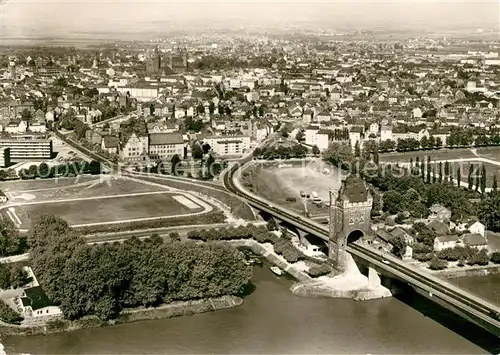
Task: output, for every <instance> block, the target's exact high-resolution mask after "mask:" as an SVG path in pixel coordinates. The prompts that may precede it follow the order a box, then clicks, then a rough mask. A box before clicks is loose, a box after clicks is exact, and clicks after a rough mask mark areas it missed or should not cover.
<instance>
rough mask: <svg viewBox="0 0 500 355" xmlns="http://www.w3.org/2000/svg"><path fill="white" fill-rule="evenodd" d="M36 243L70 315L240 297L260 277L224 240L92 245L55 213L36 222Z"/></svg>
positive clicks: (34, 261)
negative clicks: (226, 296) (254, 279)
mask: <svg viewBox="0 0 500 355" xmlns="http://www.w3.org/2000/svg"><path fill="white" fill-rule="evenodd" d="M28 242H29V245H30V248H31V251H30V258H31V265H32V267H33V270H34V272H35V274H36V275H37V278H38V280H39V282H40V284H41V285H42V287H43V288H44V290H45V292H46V294H47V296H48V297H49V298H50V299H51V300H52V301H53V302H55V303H56V304H57V305H59V307H60V308H61V310H62V312H63V314H64V317H65V318H66V319H69V320H75V319H79V318H82V317H84V316H87V315H95V316H98V317H99V318H100V319H101V320H109V319H113V318H116V317H117V316H118V315H119V314H120V311H121V310H122V309H124V308H133V307H141V306H143V307H155V306H159V305H161V304H163V303H170V302H173V301H191V300H197V299H205V298H216V297H220V296H224V295H237V294H239V293H241V292H243V291H244V289H245V286H246V285H247V284H248V283H249V281H250V278H251V276H252V270H251V268H250V267H249V266H245V265H244V263H243V254H242V253H241V252H239V251H238V250H237V249H234V248H232V247H230V246H228V245H224V244H222V243H215V242H213V243H206V244H203V245H201V244H198V243H195V242H189V241H188V242H186V241H171V242H168V243H164V242H163V240H162V239H161V238H152V239H149V240H146V241H143V242H141V241H139V240H138V239H137V238H133V239H131V240H128V241H126V242H124V243H113V244H100V245H87V244H86V243H85V241H84V239H83V238H82V237H81V235H80V234H79V233H77V232H76V231H75V230H74V229H72V228H71V227H69V225H68V223H67V222H66V221H65V220H63V219H61V218H58V217H55V216H52V215H42V216H40V217H38V218H37V219H36V220H35V221H34V223H33V228H32V230H31V232H30V235H29V238H28Z"/></svg>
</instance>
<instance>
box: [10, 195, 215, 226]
mask: <svg viewBox="0 0 500 355" xmlns="http://www.w3.org/2000/svg"><path fill="white" fill-rule="evenodd" d="M179 196H183V198H179ZM184 199H186V200H188V201H189V203H183V201H185V200H184ZM205 206H206V205H205ZM204 210H205V208H204V206H202V203H200V201H199V200H198V199H195V198H192V197H186V196H184V195H180V194H179V193H174V194H172V193H168V192H164V193H157V194H147V195H139V196H120V197H109V198H105V197H100V198H92V199H80V200H74V201H61V202H52V203H43V202H42V203H35V204H28V205H23V206H17V207H14V212H12V211H10V214H11V215H12V214H13V215H14V221H16V220H17V218H16V216H17V217H18V218H19V220H20V221H21V224H20V225H19V226H18V227H19V228H21V229H26V228H29V224H30V220H31V219H32V218H33V217H36V216H37V215H40V214H43V213H49V214H54V215H56V216H59V217H62V218H64V219H65V220H67V221H68V223H69V224H70V225H81V224H99V223H112V222H120V221H123V222H124V221H129V220H135V219H147V218H151V219H154V218H158V217H168V216H178V215H185V214H189V213H199V212H203V211H204ZM11 218H12V217H11Z"/></svg>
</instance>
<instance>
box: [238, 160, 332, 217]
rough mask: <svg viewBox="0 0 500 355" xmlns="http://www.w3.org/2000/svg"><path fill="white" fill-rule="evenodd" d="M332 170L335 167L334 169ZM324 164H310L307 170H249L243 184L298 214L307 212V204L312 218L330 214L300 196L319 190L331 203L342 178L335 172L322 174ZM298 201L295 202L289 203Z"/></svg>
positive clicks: (305, 168) (295, 168)
mask: <svg viewBox="0 0 500 355" xmlns="http://www.w3.org/2000/svg"><path fill="white" fill-rule="evenodd" d="M330 169H331V168H330ZM321 171H322V165H320V164H318V165H313V164H310V165H307V166H305V167H282V168H279V167H277V166H271V167H262V166H257V167H255V168H249V169H248V170H246V171H245V173H243V176H242V177H241V180H242V182H243V185H244V186H245V187H246V188H247V189H249V190H250V191H252V192H253V193H255V194H257V195H259V196H262V197H264V198H266V199H268V200H270V201H272V202H274V203H277V204H279V205H281V206H285V207H287V208H289V209H291V210H293V211H296V212H298V213H304V203H307V208H308V211H309V212H310V213H311V215H312V216H321V215H326V214H328V208H327V207H321V208H318V207H317V206H316V205H314V204H313V203H312V202H311V201H308V200H307V199H303V198H301V197H300V192H301V191H304V192H305V193H306V194H308V195H311V194H312V192H313V191H316V192H317V194H318V196H319V197H320V198H321V199H322V200H323V201H324V202H327V201H329V198H330V197H329V190H330V189H333V190H338V189H339V187H340V176H339V174H338V172H337V171H336V170H335V171H333V172H331V173H330V174H327V175H323V174H322V172H321ZM289 198H295V199H296V201H295V202H291V201H287V199H289Z"/></svg>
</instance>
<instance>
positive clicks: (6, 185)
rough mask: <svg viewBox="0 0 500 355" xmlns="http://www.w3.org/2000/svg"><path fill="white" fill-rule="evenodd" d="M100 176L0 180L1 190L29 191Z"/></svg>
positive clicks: (85, 180)
mask: <svg viewBox="0 0 500 355" xmlns="http://www.w3.org/2000/svg"><path fill="white" fill-rule="evenodd" d="M98 180H99V176H91V175H85V176H79V177H68V178H57V179H38V180H14V181H2V182H0V190H2V191H4V192H10V191H28V190H41V189H50V188H63V187H65V186H71V185H75V184H77V183H83V182H90V181H98Z"/></svg>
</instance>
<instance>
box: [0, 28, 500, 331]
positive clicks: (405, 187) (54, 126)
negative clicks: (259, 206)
mask: <svg viewBox="0 0 500 355" xmlns="http://www.w3.org/2000/svg"><path fill="white" fill-rule="evenodd" d="M332 38H333V37H332ZM499 52H500V45H499V44H498V41H497V42H487V41H468V40H459V39H447V38H434V39H426V38H422V37H418V38H411V39H408V40H384V41H382V40H370V41H366V40H348V39H343V40H337V39H329V37H328V36H322V37H319V36H318V37H317V36H313V35H307V36H306V35H304V36H292V35H290V36H287V37H286V38H285V37H284V36H281V37H278V36H275V37H272V36H269V37H266V36H250V35H245V36H243V35H233V36H225V35H216V36H215V35H213V36H212V35H211V36H209V35H202V36H199V37H191V36H190V37H188V36H185V37H178V38H173V37H171V38H169V39H168V40H164V39H157V40H151V41H148V42H139V41H138V42H126V41H124V42H119V43H110V44H108V45H93V46H89V47H87V48H83V49H82V48H73V47H51V48H48V47H12V48H6V47H4V48H2V51H1V52H0V53H1V54H2V55H1V57H0V84H1V85H0V130H1V133H0V153H1V154H0V165H1V167H2V169H1V170H0V180H1V182H0V201H1V202H2V204H3V206H2V207H1V220H0V256H1V257H2V259H1V260H2V263H0V290H1V291H0V298H1V300H2V301H3V302H0V320H1V321H2V323H1V325H0V327H1V329H10V332H14V333H16V332H17V333H18V334H29V333H30V332H32V333H36V332H44V331H47V330H49V331H56V330H62V329H73V328H79V327H80V328H81V327H87V326H91V325H92V326H94V325H96V324H98V325H102V324H105V323H106V324H109V322H119V321H127V319H131V318H133V317H134V315H135V314H137V313H138V310H151V309H154V310H156V311H158V312H160V311H161V310H162V309H163V310H165V309H169V308H168V307H169V305H179V307H180V311H177V312H179V313H177V314H176V315H179V314H192V313H198V312H201V310H194V311H193V309H192V307H193V302H198V301H199V302H201V303H199V308H200V309H203V311H206V310H207V309H209V310H215V309H218V306H214V303H213V302H212V301H210V302H212V305H211V306H210V307H208V308H207V307H206V306H205V305H204V304H203V302H204V301H206V300H214V302H220V303H221V304H223V305H222V306H221V307H220V308H229V307H233V306H235V302H238V300H240V299H241V298H243V299H244V297H245V295H246V294H248V293H249V292H251V291H249V290H250V289H251V278H252V266H251V265H253V264H254V263H259V261H258V259H256V258H257V256H256V255H254V254H253V253H255V254H258V255H264V254H266V255H272V257H274V258H276V260H277V261H276V262H275V264H276V265H279V266H280V267H281V269H279V268H278V269H277V271H276V269H275V271H273V272H275V273H278V274H280V275H281V272H282V271H283V270H284V269H285V268H288V270H290V271H289V272H290V273H292V271H291V270H297V273H298V274H300V275H304V276H303V277H304V278H305V279H308V280H313V281H314V280H316V281H314V282H318V281H317V280H324V279H322V278H324V277H328V276H332V275H334V274H335V273H336V269H335V265H333V264H332V263H331V262H330V260H329V259H330V257H331V255H330V257H327V254H329V252H328V251H325V250H326V249H328V247H329V246H328V245H322V244H321V243H319V244H318V243H317V241H316V242H314V241H313V240H312V239H311V238H309V237H308V236H307V235H305V234H304V233H302V232H301V231H298V230H296V229H294V228H293V226H291V225H290V224H287V223H286V221H280V220H279V219H278V218H274V217H273V216H272V213H271V214H269V213H265V212H262V213H260V214H259V213H258V211H257V210H256V208H255V206H254V205H252V206H250V205H249V204H247V203H246V202H245V200H243V199H241V198H239V197H238V196H237V195H235V194H234V193H233V192H234V191H228V189H227V183H226V182H225V181H224V180H225V179H226V178H227V176H229V175H230V174H232V170H231V169H232V168H231V167H232V166H233V165H232V164H233V163H238V164H239V163H245V164H246V165H245V164H241V165H242V166H243V167H246V166H250V168H245V169H243V171H242V173H241V174H240V175H239V176H238V177H237V179H238V181H239V183H238V184H240V185H241V186H240V187H241V190H245V191H247V192H248V193H251V194H253V195H254V196H257V197H259V198H263V199H266V201H267V202H266V204H268V206H269V208H270V209H271V212H272V209H273V208H274V206H275V205H279V206H282V207H283V208H285V209H288V210H290V211H292V212H293V213H295V214H296V215H297V216H299V217H297V218H302V217H304V218H311V220H314V221H316V222H317V224H318V225H320V226H323V227H324V228H326V229H328V227H330V235H332V234H331V233H333V232H332V229H335V226H332V223H334V224H335V223H337V222H332V217H331V214H330V210H331V209H332V208H335V205H334V204H335V201H334V200H332V198H331V194H330V190H331V189H334V190H335V189H336V190H339V189H340V191H341V192H342V193H343V194H344V195H342V196H344V197H343V198H344V200H347V201H351V203H366V202H367V201H368V202H369V205H363V206H365V207H366V206H368V207H367V208H368V211H369V214H368V221H367V220H365V219H364V218H365V217H364V215H361V217H360V216H359V215H358V214H357V212H353V213H352V214H351V215H349V214H347V218H346V219H345V221H344V222H342V223H344V224H349V225H356V226H357V225H359V226H365V224H366V223H368V224H369V228H368V229H367V230H365V229H363V230H362V232H363V235H359V236H358V237H356V238H355V239H356V240H351V239H349V238H351V237H350V236H349V238H348V239H347V242H348V243H351V242H355V243H359V244H363V245H365V246H367V247H368V248H371V249H374V250H377V251H378V252H380V253H383V255H387V258H390V257H395V258H397V259H399V260H401V261H402V262H404V263H406V264H407V265H409V266H411V267H414V268H416V269H418V270H420V271H419V272H421V273H431V274H433V275H438V276H439V277H443V275H446V274H445V273H449V274H453V273H454V272H463V271H464V270H471V272H472V271H473V270H483V269H484V270H486V269H488V270H490V269H491V270H493V269H495V270H497V269H498V267H497V266H495V265H497V264H500V234H498V233H500V191H499V187H498V178H499V173H498V167H499V166H500V57H499ZM247 158H248V160H245V159H247ZM348 175H349V177H348V178H347V179H346V178H345V176H348ZM230 178H231V179H232V176H231V177H230ZM344 180H345V181H344ZM355 180H356V181H355ZM360 181H361V182H360ZM349 184H351V186H357V187H359V186H362V191H361V192H359V194H364V195H363V196H364V197H363V199H362V200H359V201H358V200H356V199H357V198H358V197H356V196H357V195H355V193H353V192H352V190H349V186H350V185H349ZM341 185H342V186H345V187H344V188H341V187H340V186H341ZM340 195H341V194H340ZM340 195H339V196H338V198H341V196H340ZM365 207H363V208H365ZM335 218H336V217H335ZM343 228H347V227H346V225H344V227H343ZM360 228H361V227H360ZM363 228H364V227H363ZM346 230H347V229H346ZM346 238H347V236H346ZM242 246H246V247H247V249H244V248H243V249H242V248H241V247H242ZM249 246H252V247H251V249H252V252H249V251H248V247H249ZM236 247H238V248H236ZM259 248H263V249H262V250H263V251H260V252H259V250H260V249H259ZM241 250H243V251H244V252H242V251H241ZM384 262H385V263H386V264H389V261H387V260H385V259H384ZM282 269H283V270H282ZM294 276H295V275H294ZM300 281H303V280H300ZM325 282H327V281H325ZM228 297H229V298H228ZM227 300H229V301H227ZM224 302H229V303H231V305H229V306H228V305H226V304H224ZM497 316H498V315H497ZM127 317H128V318H127ZM11 326H12V328H10V327H11ZM40 326H45V327H46V328H44V329H45V330H43V331H38V330H37V329H39V328H40Z"/></svg>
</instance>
